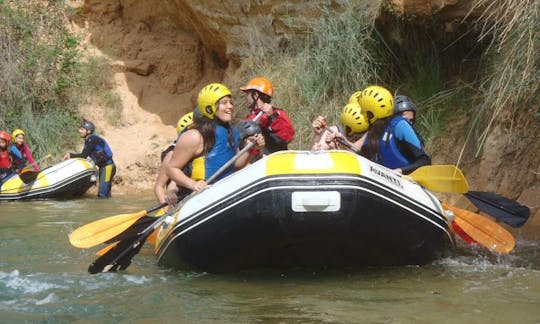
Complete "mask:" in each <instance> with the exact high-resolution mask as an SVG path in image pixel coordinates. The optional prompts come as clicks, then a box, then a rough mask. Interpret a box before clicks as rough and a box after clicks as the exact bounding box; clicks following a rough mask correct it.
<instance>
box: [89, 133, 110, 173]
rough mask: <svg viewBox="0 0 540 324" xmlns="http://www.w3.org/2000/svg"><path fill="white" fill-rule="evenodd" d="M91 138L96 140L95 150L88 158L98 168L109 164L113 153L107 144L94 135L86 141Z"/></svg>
mask: <svg viewBox="0 0 540 324" xmlns="http://www.w3.org/2000/svg"><path fill="white" fill-rule="evenodd" d="M92 137H93V138H95V139H96V140H97V141H96V143H97V144H96V148H95V150H94V151H93V152H92V153H90V158H91V159H92V160H94V162H95V163H96V165H98V166H100V167H102V166H105V165H107V164H111V163H112V157H113V153H112V150H111V148H110V147H109V144H108V143H107V142H106V141H105V140H104V139H102V138H101V137H99V136H97V135H95V134H90V135H89V136H88V140H89V139H90V138H92Z"/></svg>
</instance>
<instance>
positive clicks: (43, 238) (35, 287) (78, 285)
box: [0, 195, 540, 323]
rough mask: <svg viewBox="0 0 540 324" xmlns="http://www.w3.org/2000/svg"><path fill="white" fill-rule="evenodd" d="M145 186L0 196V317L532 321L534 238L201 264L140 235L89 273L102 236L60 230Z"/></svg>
mask: <svg viewBox="0 0 540 324" xmlns="http://www.w3.org/2000/svg"><path fill="white" fill-rule="evenodd" d="M154 204H155V202H154V200H153V197H152V196H151V195H148V197H143V198H141V197H115V198H113V199H110V200H98V199H95V198H93V197H92V198H82V199H78V200H70V201H32V202H10V203H1V204H0V253H1V254H0V255H1V258H0V312H1V314H2V317H1V318H2V322H23V321H29V322H36V321H50V322H73V321H84V322H103V321H107V322H119V321H124V322H133V321H137V322H144V321H151V320H160V321H166V322H180V323H181V322H205V323H208V322H216V323H218V322H219V323H223V322H235V323H236V322H266V323H290V322H295V323H297V322H299V323H319V322H320V323H323V322H324V323H365V322H368V323H371V322H373V323H410V322H423V323H431V322H435V321H444V322H456V323H457V322H465V323H488V322H497V323H503V322H508V323H539V322H540V311H539V310H538V305H540V261H539V260H540V258H539V256H538V250H539V249H538V242H530V241H523V240H521V239H520V238H519V237H518V238H517V239H518V240H517V246H516V250H515V251H514V252H513V253H512V254H511V255H508V256H497V255H493V254H491V253H490V252H487V251H485V250H483V249H480V248H470V247H466V246H460V248H459V250H458V253H457V256H456V257H455V258H452V259H444V260H440V261H437V262H435V263H433V264H430V265H427V266H423V267H413V266H411V267H394V268H367V269H340V270H320V269H311V270H307V269H289V270H282V271H277V270H272V271H250V272H242V273H235V274H228V275H210V274H205V273H191V272H185V271H177V270H170V269H162V268H159V267H157V266H156V265H155V263H154V259H153V256H152V253H151V249H150V247H149V246H146V247H144V248H143V250H142V251H141V253H139V254H138V255H137V256H136V257H135V259H134V263H133V264H132V265H131V266H130V268H129V269H128V271H126V272H121V273H105V274H98V275H92V276H91V275H88V274H87V273H86V269H87V267H88V265H89V264H90V262H92V261H93V260H94V259H95V257H96V256H95V255H94V253H95V252H96V251H97V250H98V249H99V248H100V247H96V248H94V249H88V250H82V249H76V248H74V247H72V246H71V245H70V244H69V242H68V234H69V233H70V232H71V231H73V230H74V229H75V228H77V227H79V226H81V225H84V224H86V223H88V222H91V221H93V220H96V219H100V218H104V217H107V216H113V215H118V214H124V213H133V212H137V211H140V210H143V209H146V208H148V207H150V206H153V205H154Z"/></svg>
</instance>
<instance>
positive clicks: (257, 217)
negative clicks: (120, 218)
mask: <svg viewBox="0 0 540 324" xmlns="http://www.w3.org/2000/svg"><path fill="white" fill-rule="evenodd" d="M454 250H455V240H454V234H453V232H452V230H451V227H450V221H449V220H448V219H447V218H446V217H445V213H444V211H443V209H442V207H441V204H440V203H439V201H438V200H437V199H436V197H435V196H434V195H433V194H432V193H431V192H429V191H428V190H426V189H425V188H423V187H421V186H420V185H418V184H417V183H415V182H414V181H412V180H410V179H409V178H407V177H403V176H401V175H399V174H396V173H394V172H392V171H391V170H389V169H386V168H384V167H382V166H380V165H378V164H375V163H373V162H371V161H369V160H367V159H364V158H363V157H361V156H358V155H356V154H353V153H350V152H346V151H324V152H308V151H284V152H278V153H274V154H272V155H270V156H267V157H265V158H263V159H261V160H259V161H257V162H255V163H254V164H252V165H250V166H249V167H247V168H245V169H242V170H240V171H238V172H236V173H234V174H232V175H230V176H229V177H227V178H225V179H223V180H221V181H219V182H217V183H216V184H214V185H212V186H211V187H209V188H207V189H206V190H204V191H202V192H201V193H199V194H197V195H195V196H193V198H191V199H189V200H188V201H187V202H186V203H185V204H184V205H183V206H182V207H181V208H180V209H179V210H178V211H176V213H174V214H172V215H171V216H168V217H167V219H166V220H165V222H164V223H163V224H162V225H161V227H160V228H159V232H158V236H157V239H156V246H155V253H156V255H157V260H158V264H160V265H163V266H167V267H177V268H182V269H192V270H196V271H207V272H228V271H237V270H243V269H252V268H282V267H298V266H299V267H336V266H339V267H343V266H352V267H354V266H380V265H413V264H414V265H422V264H426V263H429V262H431V261H434V260H436V259H439V258H443V257H446V256H451V255H452V254H453V253H454Z"/></svg>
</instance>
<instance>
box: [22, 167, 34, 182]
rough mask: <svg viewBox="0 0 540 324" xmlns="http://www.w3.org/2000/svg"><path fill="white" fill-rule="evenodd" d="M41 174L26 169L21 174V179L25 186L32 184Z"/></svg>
mask: <svg viewBox="0 0 540 324" xmlns="http://www.w3.org/2000/svg"><path fill="white" fill-rule="evenodd" d="M38 173H39V172H36V171H34V170H33V169H32V168H24V169H22V171H21V173H20V174H19V178H20V179H21V180H22V182H24V183H25V184H29V183H32V182H34V181H35V180H36V178H37V176H38Z"/></svg>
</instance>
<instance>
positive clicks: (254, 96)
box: [248, 91, 260, 111]
mask: <svg viewBox="0 0 540 324" xmlns="http://www.w3.org/2000/svg"><path fill="white" fill-rule="evenodd" d="M249 95H250V96H251V99H252V102H251V105H249V107H248V108H249V111H253V110H255V107H256V106H257V100H259V98H260V95H259V92H257V91H250V92H249Z"/></svg>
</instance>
